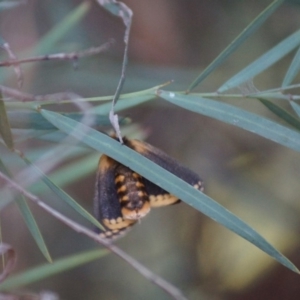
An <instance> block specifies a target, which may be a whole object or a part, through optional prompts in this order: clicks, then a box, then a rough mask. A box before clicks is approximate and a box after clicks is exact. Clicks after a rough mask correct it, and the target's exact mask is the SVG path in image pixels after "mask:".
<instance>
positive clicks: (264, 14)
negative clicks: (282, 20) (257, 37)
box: [187, 0, 284, 93]
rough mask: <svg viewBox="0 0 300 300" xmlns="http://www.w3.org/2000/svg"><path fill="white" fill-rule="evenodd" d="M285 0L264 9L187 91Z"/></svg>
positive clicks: (278, 0)
mask: <svg viewBox="0 0 300 300" xmlns="http://www.w3.org/2000/svg"><path fill="white" fill-rule="evenodd" d="M283 1H284V0H276V1H273V2H272V3H271V4H270V5H269V6H268V7H267V8H266V9H265V10H263V11H262V12H261V13H260V14H259V15H258V16H257V17H256V18H255V19H254V20H253V21H252V22H251V23H250V24H249V25H248V26H247V27H246V28H245V29H244V30H243V31H242V32H241V33H240V34H239V35H238V36H237V37H236V38H235V39H234V40H233V41H232V42H231V43H230V44H229V45H228V46H227V47H226V48H225V49H224V50H223V51H222V52H221V53H220V54H219V55H218V57H217V58H216V59H215V60H214V61H213V62H212V63H211V64H210V65H209V66H208V67H206V68H205V70H204V71H203V72H202V73H201V74H200V75H199V76H198V77H197V78H196V79H195V81H194V82H193V83H192V84H191V85H190V86H189V87H188V90H187V93H189V92H190V91H191V90H192V89H193V88H195V87H196V86H197V85H198V84H199V83H200V82H201V81H203V80H204V79H205V78H206V77H207V76H208V75H209V74H210V73H211V72H212V71H214V70H215V69H216V68H217V67H218V66H219V65H221V64H222V63H223V62H224V61H225V60H226V58H227V57H228V56H229V55H231V54H232V53H233V52H234V51H235V50H236V49H237V48H238V47H239V46H240V45H241V44H242V43H243V42H244V41H245V40H246V39H247V38H248V37H249V36H251V35H252V34H253V33H254V32H255V31H256V30H257V29H258V28H259V27H260V26H261V25H262V24H263V23H264V22H265V21H266V20H267V18H268V17H269V16H270V15H271V14H272V13H273V12H274V11H275V10H276V9H277V8H278V6H279V5H281V4H282V3H283Z"/></svg>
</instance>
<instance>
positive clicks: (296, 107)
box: [290, 101, 300, 117]
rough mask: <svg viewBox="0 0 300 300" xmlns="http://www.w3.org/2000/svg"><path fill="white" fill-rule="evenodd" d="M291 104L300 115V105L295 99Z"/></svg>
mask: <svg viewBox="0 0 300 300" xmlns="http://www.w3.org/2000/svg"><path fill="white" fill-rule="evenodd" d="M290 104H291V106H292V108H293V109H294V111H295V112H296V114H297V115H298V116H299V117H300V105H299V104H297V103H295V102H294V101H290Z"/></svg>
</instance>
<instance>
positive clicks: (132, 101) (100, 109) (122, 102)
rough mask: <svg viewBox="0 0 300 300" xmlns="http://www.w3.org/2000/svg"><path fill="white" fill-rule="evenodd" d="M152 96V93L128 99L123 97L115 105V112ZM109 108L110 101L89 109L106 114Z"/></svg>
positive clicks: (145, 100) (140, 102)
mask: <svg viewBox="0 0 300 300" xmlns="http://www.w3.org/2000/svg"><path fill="white" fill-rule="evenodd" d="M153 98H154V96H153V95H143V96H138V97H135V98H130V99H124V100H121V99H120V100H119V101H118V102H117V104H116V106H115V112H117V111H122V110H124V109H128V108H131V107H134V106H137V105H139V104H142V103H144V102H147V101H149V100H151V99H153ZM110 110H111V103H105V104H101V105H98V106H96V107H94V108H92V109H91V111H92V112H93V113H96V114H100V115H107V114H108V113H109V112H110Z"/></svg>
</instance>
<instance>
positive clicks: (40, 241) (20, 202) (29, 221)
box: [0, 160, 52, 262]
mask: <svg viewBox="0 0 300 300" xmlns="http://www.w3.org/2000/svg"><path fill="white" fill-rule="evenodd" d="M0 170H1V172H2V173H4V174H6V175H7V176H8V177H10V178H11V174H9V171H8V170H7V168H6V167H5V165H4V164H3V162H2V160H0ZM16 204H17V206H18V208H19V209H20V212H21V215H22V217H23V219H24V221H25V224H26V226H27V227H28V230H29V231H30V233H31V235H32V237H33V239H34V240H35V242H36V244H37V245H38V247H39V249H40V250H41V252H42V254H43V255H44V256H45V258H46V259H47V260H48V261H49V262H51V261H52V260H51V256H50V253H49V251H48V248H47V246H46V243H45V241H44V238H43V236H42V234H41V232H40V229H39V227H38V225H37V223H36V221H35V219H34V216H33V214H32V213H31V211H30V208H29V206H28V205H27V203H26V200H25V198H24V197H23V196H22V195H20V196H16Z"/></svg>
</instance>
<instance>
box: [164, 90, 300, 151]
mask: <svg viewBox="0 0 300 300" xmlns="http://www.w3.org/2000/svg"><path fill="white" fill-rule="evenodd" d="M159 96H160V97H161V98H163V99H165V100H167V101H169V102H171V103H173V104H175V105H178V106H180V107H183V108H185V109H187V110H191V111H193V112H196V113H199V114H201V115H205V116H209V117H212V118H214V119H217V120H220V121H222V122H225V123H228V124H232V125H235V126H237V127H240V128H242V129H245V130H248V131H250V132H252V133H255V134H258V135H261V136H263V137H265V138H267V139H269V140H271V141H274V142H276V143H279V144H281V145H283V146H286V147H289V148H291V149H293V150H296V151H300V133H298V132H297V131H294V130H292V129H289V128H287V127H284V126H282V125H280V124H277V123H275V122H273V121H271V120H268V119H266V118H263V117H261V116H259V115H256V114H253V113H250V112H247V111H245V110H243V109H241V108H237V107H235V106H232V105H229V104H225V103H221V102H218V101H215V100H210V99H205V98H201V97H200V96H195V95H182V94H179V93H173V92H167V91H159Z"/></svg>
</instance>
